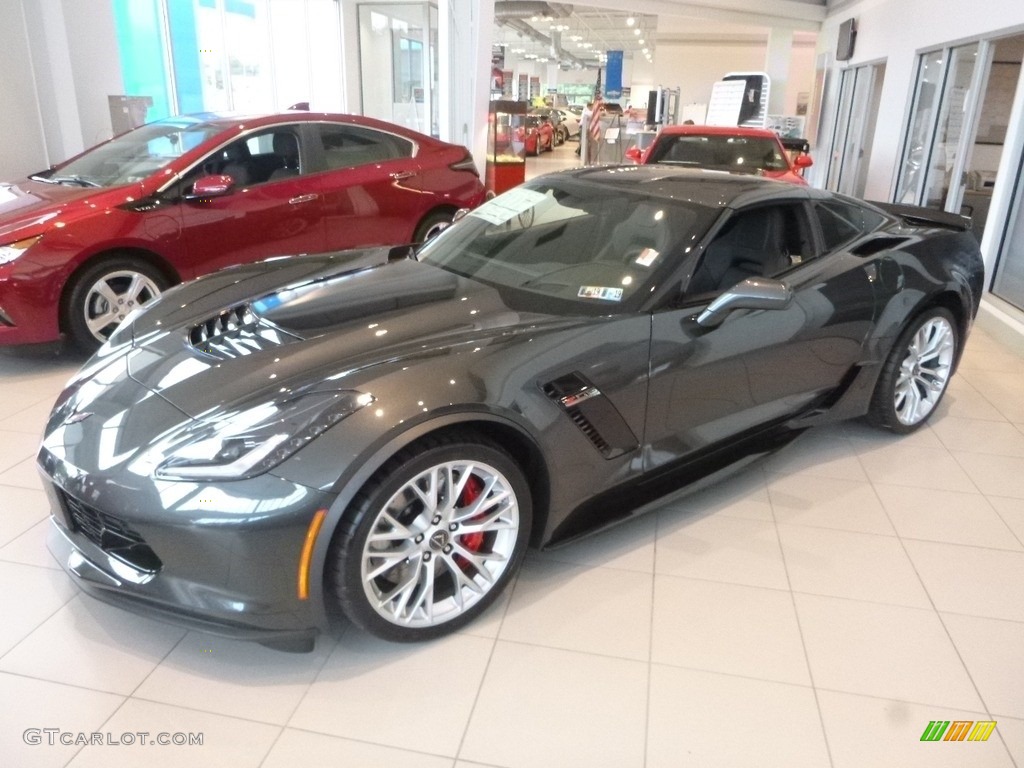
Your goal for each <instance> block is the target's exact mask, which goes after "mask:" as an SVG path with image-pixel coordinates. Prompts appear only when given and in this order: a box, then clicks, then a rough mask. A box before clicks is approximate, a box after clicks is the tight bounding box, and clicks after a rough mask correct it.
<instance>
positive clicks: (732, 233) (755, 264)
mask: <svg viewBox="0 0 1024 768" xmlns="http://www.w3.org/2000/svg"><path fill="white" fill-rule="evenodd" d="M784 226H785V224H784V219H783V215H782V211H781V210H779V209H778V208H771V207H769V208H758V209H755V210H752V211H747V212H746V213H743V214H741V215H739V216H737V217H736V218H734V219H733V221H732V222H730V223H729V224H728V225H727V229H726V230H725V231H724V232H721V233H719V235H718V237H717V238H715V240H714V241H713V242H712V243H711V244H710V245H709V246H708V247H707V250H706V251H705V252H704V257H703V259H702V260H701V263H700V266H699V267H698V268H697V271H696V272H694V275H693V279H692V280H691V281H690V285H689V287H688V288H687V293H690V294H700V293H710V292H718V291H724V290H726V289H727V288H731V287H732V286H734V285H736V283H739V282H740V281H742V280H744V279H746V278H748V277H770V276H772V275H776V274H778V273H779V272H782V271H783V270H784V269H786V268H787V267H788V266H790V261H789V257H788V256H787V254H786V247H785V232H784Z"/></svg>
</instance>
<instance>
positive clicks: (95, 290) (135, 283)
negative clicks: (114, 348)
mask: <svg viewBox="0 0 1024 768" xmlns="http://www.w3.org/2000/svg"><path fill="white" fill-rule="evenodd" d="M167 285H168V281H167V278H166V277H164V275H163V274H161V273H160V272H159V270H157V269H155V268H154V267H152V266H150V265H149V264H147V263H145V262H140V261H135V260H132V259H124V258H117V259H110V260H106V261H102V262H100V263H98V264H95V265H93V266H91V267H88V268H86V269H85V270H84V271H83V272H82V273H81V274H79V275H78V276H76V277H75V279H74V283H73V285H72V287H71V291H70V292H69V293H68V300H67V305H66V308H65V309H66V315H65V318H66V322H67V330H68V333H69V334H70V336H71V339H72V341H74V342H75V344H77V345H78V346H79V347H81V348H83V349H86V350H94V349H96V348H97V347H99V346H100V344H102V343H103V342H104V341H106V340H107V338H109V337H110V334H111V333H113V332H114V329H115V328H117V326H118V325H119V324H120V323H121V321H122V320H124V318H125V317H127V315H128V314H129V313H130V312H132V311H133V310H135V309H137V308H139V307H142V306H145V305H146V304H148V303H149V302H151V301H153V300H154V299H156V298H157V297H159V296H160V293H161V292H162V291H163V290H164V289H165V288H166V287H167Z"/></svg>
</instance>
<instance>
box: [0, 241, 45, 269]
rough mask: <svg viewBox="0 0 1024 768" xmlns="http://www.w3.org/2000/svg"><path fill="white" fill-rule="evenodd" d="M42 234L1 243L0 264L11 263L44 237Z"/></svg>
mask: <svg viewBox="0 0 1024 768" xmlns="http://www.w3.org/2000/svg"><path fill="white" fill-rule="evenodd" d="M42 237H43V236H42V235H36V236H35V237H26V238H25V239H24V240H19V241H18V242H16V243H10V244H8V245H0V264H9V263H10V262H12V261H14V260H15V259H16V258H18V257H19V256H21V254H23V253H24V252H25V251H27V250H28V249H29V248H31V247H32V246H33V245H35V244H36V243H38V242H39V241H40V240H41V239H42Z"/></svg>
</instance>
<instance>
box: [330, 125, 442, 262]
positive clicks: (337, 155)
mask: <svg viewBox="0 0 1024 768" xmlns="http://www.w3.org/2000/svg"><path fill="white" fill-rule="evenodd" d="M311 128H313V129H314V130H315V132H316V139H315V151H316V152H318V153H319V154H320V155H321V157H322V165H323V168H324V169H325V170H324V171H323V172H322V173H321V174H320V182H321V185H322V189H323V195H324V217H325V233H326V238H327V248H328V250H341V249H344V248H353V247H357V246H360V247H361V246H365V245H387V244H393V243H409V242H412V239H413V232H414V231H415V229H416V225H417V224H418V223H419V221H420V219H421V218H423V216H424V215H425V214H426V213H427V211H428V210H429V207H430V206H431V205H432V204H433V196H430V195H427V194H425V193H424V192H423V190H422V189H420V188H419V185H418V181H417V177H418V175H419V174H420V172H421V167H420V163H419V162H418V161H417V159H416V158H415V157H413V155H414V153H415V149H416V148H415V146H414V144H413V143H412V142H411V141H410V140H408V139H406V138H403V137H401V136H397V135H395V134H391V133H386V132H384V131H378V130H375V129H373V128H367V127H365V126H361V125H353V124H345V123H316V124H313V125H311Z"/></svg>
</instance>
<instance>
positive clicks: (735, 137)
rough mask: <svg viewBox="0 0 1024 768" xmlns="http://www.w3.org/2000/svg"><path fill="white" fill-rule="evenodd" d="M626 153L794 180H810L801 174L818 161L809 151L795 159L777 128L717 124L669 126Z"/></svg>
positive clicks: (636, 159)
mask: <svg viewBox="0 0 1024 768" xmlns="http://www.w3.org/2000/svg"><path fill="white" fill-rule="evenodd" d="M626 157H628V158H629V159H631V160H633V162H637V163H642V164H645V165H647V164H650V163H665V164H667V165H679V166H684V167H688V168H709V169H711V170H718V171H729V172H730V173H749V174H755V175H757V176H766V177H768V178H770V179H779V180H780V181H788V182H790V183H791V184H806V183H807V182H806V181H805V180H804V177H803V176H802V175H801V174H802V172H803V169H804V168H809V167H810V166H811V165H813V162H814V161H813V160H811V157H810V155H807V154H800V155H797V157H796V158H795V159H794V160H791V159H790V155H789V153H788V152H787V151H786V149H785V148H784V147H783V146H782V142H781V141H780V140H779V137H778V134H776V133H775V132H774V131H769V130H766V129H763V128H735V127H730V126H716V125H669V126H666V127H665V128H663V129H662V130H661V132H660V133H659V134H658V137H657V138H656V139H655V140H654V142H653V143H652V144H651V145H650V146H649V147H648V148H647V149H646V150H644V151H643V152H641V151H640V150H639V149H636V148H635V147H634V148H632V149H629V150H627V151H626Z"/></svg>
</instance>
